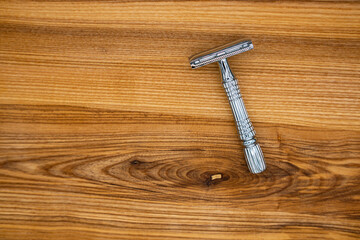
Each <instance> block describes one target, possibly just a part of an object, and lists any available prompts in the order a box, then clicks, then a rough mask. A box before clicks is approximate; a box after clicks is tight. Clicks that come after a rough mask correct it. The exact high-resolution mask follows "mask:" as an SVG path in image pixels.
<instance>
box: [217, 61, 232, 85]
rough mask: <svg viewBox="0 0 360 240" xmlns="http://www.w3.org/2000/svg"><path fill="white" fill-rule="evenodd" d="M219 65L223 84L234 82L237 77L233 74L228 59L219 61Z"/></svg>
mask: <svg viewBox="0 0 360 240" xmlns="http://www.w3.org/2000/svg"><path fill="white" fill-rule="evenodd" d="M218 64H219V67H220V72H221V77H222V80H223V82H230V81H234V80H235V76H234V74H233V73H232V72H231V69H230V66H229V63H228V61H227V59H226V58H225V59H222V60H220V61H218Z"/></svg>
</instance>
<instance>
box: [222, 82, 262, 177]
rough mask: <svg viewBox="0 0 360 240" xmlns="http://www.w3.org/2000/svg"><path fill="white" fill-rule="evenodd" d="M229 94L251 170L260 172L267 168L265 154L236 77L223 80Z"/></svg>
mask: <svg viewBox="0 0 360 240" xmlns="http://www.w3.org/2000/svg"><path fill="white" fill-rule="evenodd" d="M223 86H224V88H225V91H226V94H227V96H228V99H229V102H230V106H231V110H232V113H233V115H234V118H235V121H236V126H237V129H238V132H239V135H240V139H241V140H242V141H243V145H244V153H245V160H246V163H247V165H248V167H249V170H250V172H252V173H260V172H262V171H264V170H265V168H266V165H265V161H264V155H263V152H262V151H261V148H260V145H259V144H258V143H257V142H256V138H255V130H254V127H253V126H252V124H251V122H250V119H249V116H248V114H247V111H246V109H245V105H244V102H243V99H242V97H241V94H240V89H239V87H238V83H237V80H236V78H230V79H229V78H228V79H226V81H225V80H224V81H223Z"/></svg>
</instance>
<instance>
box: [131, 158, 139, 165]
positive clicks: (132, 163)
mask: <svg viewBox="0 0 360 240" xmlns="http://www.w3.org/2000/svg"><path fill="white" fill-rule="evenodd" d="M140 163H141V162H140V161H139V160H136V159H135V160H132V161H131V162H130V164H131V165H139V164H140Z"/></svg>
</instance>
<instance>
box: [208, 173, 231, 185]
mask: <svg viewBox="0 0 360 240" xmlns="http://www.w3.org/2000/svg"><path fill="white" fill-rule="evenodd" d="M228 179H229V176H227V175H224V174H223V173H214V174H210V175H209V176H208V177H207V178H206V180H205V184H206V185H207V186H211V185H216V184H219V183H220V182H223V181H226V180H228Z"/></svg>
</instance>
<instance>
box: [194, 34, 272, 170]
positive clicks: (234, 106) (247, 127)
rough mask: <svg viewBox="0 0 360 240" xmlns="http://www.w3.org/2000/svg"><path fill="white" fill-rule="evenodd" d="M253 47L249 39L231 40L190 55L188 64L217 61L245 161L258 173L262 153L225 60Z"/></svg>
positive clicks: (263, 164) (199, 64) (261, 168)
mask: <svg viewBox="0 0 360 240" xmlns="http://www.w3.org/2000/svg"><path fill="white" fill-rule="evenodd" d="M253 48H254V46H253V44H252V42H251V41H250V40H246V41H243V40H242V41H236V42H232V43H229V44H227V45H224V46H221V47H217V48H213V49H211V50H209V51H206V52H202V53H199V54H197V55H195V56H193V57H191V58H190V65H191V67H192V68H198V67H202V66H204V65H206V64H209V63H213V62H218V64H219V67H220V72H221V77H222V81H223V86H224V88H225V91H226V94H227V96H228V99H229V102H230V106H231V110H232V113H233V115H234V118H235V121H236V125H237V129H238V131H239V135H240V139H241V140H242V141H243V145H244V152H245V160H246V163H247V165H248V167H249V170H250V172H252V173H260V172H262V171H264V170H265V168H266V165H265V161H264V155H263V153H262V151H261V148H260V146H259V144H258V143H257V141H256V138H255V130H254V128H253V126H252V124H251V122H250V119H249V116H248V114H247V111H246V109H245V105H244V102H243V100H242V97H241V94H240V90H239V86H238V83H237V80H236V78H235V76H234V74H233V73H232V72H231V69H230V66H229V64H228V62H227V58H228V57H231V56H234V55H236V54H238V53H243V52H246V51H248V50H251V49H253Z"/></svg>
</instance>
